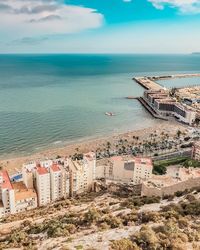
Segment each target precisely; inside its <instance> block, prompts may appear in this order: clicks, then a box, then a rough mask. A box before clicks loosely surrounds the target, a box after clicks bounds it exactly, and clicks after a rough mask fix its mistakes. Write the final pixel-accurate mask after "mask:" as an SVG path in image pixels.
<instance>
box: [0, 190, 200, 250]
mask: <svg viewBox="0 0 200 250" xmlns="http://www.w3.org/2000/svg"><path fill="white" fill-rule="evenodd" d="M182 195H183V196H180V195H178V196H180V197H171V196H170V197H165V198H168V199H165V200H164V201H162V204H163V205H162V206H161V205H160V204H161V203H160V198H159V197H149V198H148V197H125V198H124V197H123V198H120V196H119V194H115V195H113V194H108V193H101V194H96V193H91V194H87V195H84V196H80V197H76V198H74V199H71V200H63V201H59V202H57V203H55V204H52V205H50V206H48V207H46V208H39V209H35V210H32V211H29V212H27V213H22V214H17V215H12V216H10V217H7V218H5V219H4V220H2V222H1V224H0V249H8V248H20V249H63V250H64V249H66V250H67V249H87V250H89V249H90V250H92V249H93V250H94V249H105V250H106V249H113V250H118V249H119V250H132V249H136V250H137V249H142V250H143V249H147V250H148V249H149V250H151V249H158V250H160V249H166V250H167V249H172V250H176V249H177V250H182V249H183V250H185V249H200V248H199V247H200V245H199V243H200V219H199V217H200V200H199V197H200V193H199V190H193V191H192V192H191V191H188V192H185V193H184V194H182ZM149 204H150V205H149ZM156 204H157V205H158V204H159V205H160V207H159V209H158V210H156V209H154V208H155V207H156V206H155V205H156ZM145 206H147V207H148V206H151V211H148V210H145ZM141 211H142V212H141Z"/></svg>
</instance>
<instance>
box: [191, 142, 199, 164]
mask: <svg viewBox="0 0 200 250" xmlns="http://www.w3.org/2000/svg"><path fill="white" fill-rule="evenodd" d="M192 158H193V159H195V160H198V161H200V141H198V142H195V143H194V145H193V150H192Z"/></svg>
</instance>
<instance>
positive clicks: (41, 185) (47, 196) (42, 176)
mask: <svg viewBox="0 0 200 250" xmlns="http://www.w3.org/2000/svg"><path fill="white" fill-rule="evenodd" d="M50 186H51V185H50V173H49V170H48V169H47V168H45V167H41V166H40V165H39V166H37V168H36V171H35V187H36V191H37V196H38V205H39V206H44V205H47V204H48V203H50V201H51V190H50Z"/></svg>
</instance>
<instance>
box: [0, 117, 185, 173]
mask: <svg viewBox="0 0 200 250" xmlns="http://www.w3.org/2000/svg"><path fill="white" fill-rule="evenodd" d="M177 130H181V131H182V132H187V127H186V126H184V125H182V124H179V123H177V122H171V121H170V122H162V123H161V124H158V125H156V126H153V127H149V128H146V129H141V130H135V131H128V132H126V133H122V134H115V135H112V136H108V137H102V138H101V139H95V140H87V141H84V142H81V143H73V144H70V145H67V146H64V147H60V148H51V149H48V150H44V151H41V152H38V153H36V154H33V155H28V156H19V157H15V158H12V157H9V156H8V157H7V158H5V159H2V160H0V166H1V167H3V168H4V169H7V170H8V172H9V173H10V174H13V173H16V172H17V171H20V170H21V166H22V164H23V163H26V162H29V161H31V160H38V159H47V158H55V157H56V156H58V155H59V156H61V157H67V156H70V155H73V154H74V153H76V152H79V153H87V152H88V151H95V150H96V149H98V148H104V147H105V145H106V143H107V142H110V143H111V148H112V145H115V143H117V142H118V141H119V140H120V139H126V140H127V141H131V140H133V136H137V137H139V141H140V142H141V141H144V140H146V139H147V138H149V136H150V134H152V133H156V134H157V135H158V136H159V135H161V134H162V133H163V132H164V133H168V135H169V136H170V137H173V136H174V135H176V133H177Z"/></svg>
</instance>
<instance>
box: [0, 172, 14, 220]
mask: <svg viewBox="0 0 200 250" xmlns="http://www.w3.org/2000/svg"><path fill="white" fill-rule="evenodd" d="M14 195H15V194H14V189H13V186H12V184H11V182H10V178H9V175H8V172H7V171H1V172H0V217H2V216H4V215H8V214H12V213H15V203H14V200H15V197H14Z"/></svg>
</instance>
